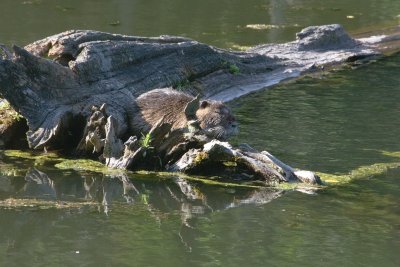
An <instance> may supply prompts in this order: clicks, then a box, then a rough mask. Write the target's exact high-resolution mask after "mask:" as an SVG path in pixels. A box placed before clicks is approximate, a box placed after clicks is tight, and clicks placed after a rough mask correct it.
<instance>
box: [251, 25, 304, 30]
mask: <svg viewBox="0 0 400 267" xmlns="http://www.w3.org/2000/svg"><path fill="white" fill-rule="evenodd" d="M291 27H300V25H299V24H292V25H276V24H247V25H246V26H245V28H247V29H252V30H272V29H284V28H291Z"/></svg>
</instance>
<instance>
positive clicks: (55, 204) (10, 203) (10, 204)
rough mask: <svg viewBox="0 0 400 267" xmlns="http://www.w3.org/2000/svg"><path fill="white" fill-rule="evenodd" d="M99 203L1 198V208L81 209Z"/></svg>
mask: <svg viewBox="0 0 400 267" xmlns="http://www.w3.org/2000/svg"><path fill="white" fill-rule="evenodd" d="M97 205H98V203H96V202H91V201H86V202H72V201H51V200H43V199H36V198H19V199H16V198H8V199H5V200H0V209H16V208H24V209H33V210H43V209H79V208H82V207H85V206H97Z"/></svg>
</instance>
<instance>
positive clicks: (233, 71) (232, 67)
mask: <svg viewBox="0 0 400 267" xmlns="http://www.w3.org/2000/svg"><path fill="white" fill-rule="evenodd" d="M228 69H229V72H230V73H231V74H233V75H236V74H239V73H240V69H239V67H238V66H236V65H235V64H230V65H229V67H228Z"/></svg>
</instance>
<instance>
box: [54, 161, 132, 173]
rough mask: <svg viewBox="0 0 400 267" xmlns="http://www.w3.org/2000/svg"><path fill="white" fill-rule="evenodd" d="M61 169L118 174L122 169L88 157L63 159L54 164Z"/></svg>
mask: <svg viewBox="0 0 400 267" xmlns="http://www.w3.org/2000/svg"><path fill="white" fill-rule="evenodd" d="M54 167H56V168H58V169H61V170H75V171H90V172H97V173H102V174H120V173H123V172H124V171H122V170H118V169H111V168H108V167H107V166H106V165H104V164H103V163H101V162H98V161H94V160H90V159H64V160H63V161H61V162H59V163H57V164H55V165H54Z"/></svg>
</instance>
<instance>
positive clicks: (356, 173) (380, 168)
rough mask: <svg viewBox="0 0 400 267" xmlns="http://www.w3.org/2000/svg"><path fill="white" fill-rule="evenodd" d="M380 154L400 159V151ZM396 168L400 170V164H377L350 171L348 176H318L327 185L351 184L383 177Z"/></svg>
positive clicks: (323, 174) (322, 174)
mask: <svg viewBox="0 0 400 267" xmlns="http://www.w3.org/2000/svg"><path fill="white" fill-rule="evenodd" d="M380 153H381V154H382V155H385V156H390V157H394V158H400V151H396V152H389V151H380ZM395 168H400V162H386V163H375V164H372V165H366V166H361V167H358V168H357V169H355V170H352V171H350V172H349V173H348V174H328V173H319V172H317V175H319V176H320V177H321V179H322V180H323V182H324V183H325V184H326V185H333V184H344V183H349V182H351V181H353V180H358V179H368V178H371V177H373V176H376V175H382V174H384V173H386V172H387V171H388V170H390V169H395Z"/></svg>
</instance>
